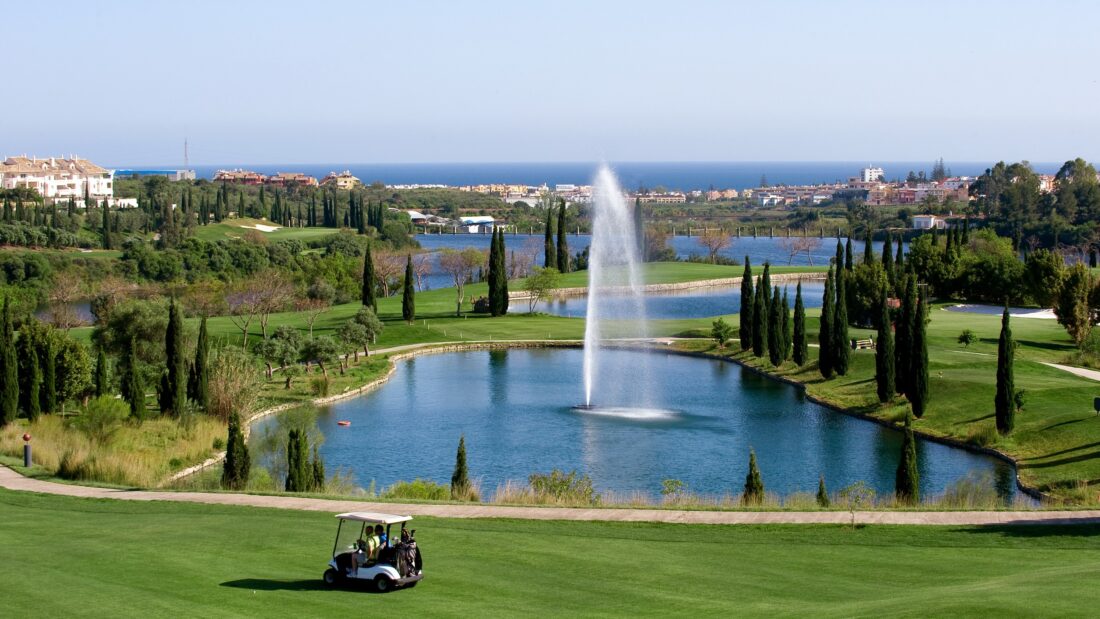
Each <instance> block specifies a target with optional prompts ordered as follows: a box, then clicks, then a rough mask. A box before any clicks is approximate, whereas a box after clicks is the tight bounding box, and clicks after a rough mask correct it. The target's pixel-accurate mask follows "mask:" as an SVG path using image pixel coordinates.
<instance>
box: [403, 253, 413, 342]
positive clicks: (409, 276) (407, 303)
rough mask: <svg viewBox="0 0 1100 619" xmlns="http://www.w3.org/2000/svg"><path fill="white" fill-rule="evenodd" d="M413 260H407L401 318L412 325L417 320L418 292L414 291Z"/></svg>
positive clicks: (409, 258)
mask: <svg viewBox="0 0 1100 619" xmlns="http://www.w3.org/2000/svg"><path fill="white" fill-rule="evenodd" d="M413 277H414V276H413V258H412V254H409V255H408V257H407V259H406V260H405V286H404V290H403V291H402V294H401V318H403V319H405V322H407V323H409V324H410V325H411V324H412V323H413V320H416V292H415V291H414V290H413Z"/></svg>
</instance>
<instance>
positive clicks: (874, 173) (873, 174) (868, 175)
mask: <svg viewBox="0 0 1100 619" xmlns="http://www.w3.org/2000/svg"><path fill="white" fill-rule="evenodd" d="M885 177H886V172H885V171H884V170H883V169H882V168H871V167H866V168H863V169H862V170H860V171H859V180H860V182H863V183H873V182H875V181H880V180H882V179H883V178H885Z"/></svg>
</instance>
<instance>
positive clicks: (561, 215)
mask: <svg viewBox="0 0 1100 619" xmlns="http://www.w3.org/2000/svg"><path fill="white" fill-rule="evenodd" d="M565 232H566V230H565V200H562V201H561V208H560V209H559V210H558V271H559V272H561V273H568V272H569V241H568V240H567V239H566V238H565Z"/></svg>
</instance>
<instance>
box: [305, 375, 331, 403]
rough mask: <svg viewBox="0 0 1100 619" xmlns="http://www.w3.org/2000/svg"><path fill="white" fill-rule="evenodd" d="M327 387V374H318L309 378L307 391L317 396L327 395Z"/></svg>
mask: <svg viewBox="0 0 1100 619" xmlns="http://www.w3.org/2000/svg"><path fill="white" fill-rule="evenodd" d="M328 388H329V382H328V376H318V377H316V378H311V379H310V380H309V392H310V393H312V394H313V395H315V396H317V397H319V398H323V397H325V396H327V395H328Z"/></svg>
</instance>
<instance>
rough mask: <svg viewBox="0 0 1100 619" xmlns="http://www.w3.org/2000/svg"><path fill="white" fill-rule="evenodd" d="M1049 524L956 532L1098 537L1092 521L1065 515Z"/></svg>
mask: <svg viewBox="0 0 1100 619" xmlns="http://www.w3.org/2000/svg"><path fill="white" fill-rule="evenodd" d="M1051 522H1052V521H1050V520H1042V521H1041V520H1019V521H1017V522H1014V523H1013V524H1010V525H1005V524H995V525H988V526H980V527H968V528H965V529H957V532H960V533H971V534H978V535H1003V536H1005V537H1026V538H1035V539H1038V538H1044V537H1045V538H1053V537H1064V538H1092V537H1096V536H1098V535H1100V524H1097V523H1095V522H1094V521H1091V522H1090V521H1084V519H1082V518H1075V517H1073V516H1070V515H1067V516H1066V518H1065V519H1064V520H1060V521H1054V522H1057V524H1050V523H1051Z"/></svg>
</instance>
